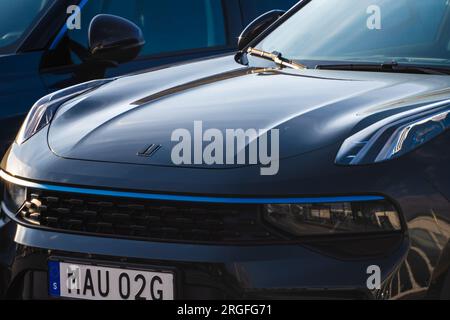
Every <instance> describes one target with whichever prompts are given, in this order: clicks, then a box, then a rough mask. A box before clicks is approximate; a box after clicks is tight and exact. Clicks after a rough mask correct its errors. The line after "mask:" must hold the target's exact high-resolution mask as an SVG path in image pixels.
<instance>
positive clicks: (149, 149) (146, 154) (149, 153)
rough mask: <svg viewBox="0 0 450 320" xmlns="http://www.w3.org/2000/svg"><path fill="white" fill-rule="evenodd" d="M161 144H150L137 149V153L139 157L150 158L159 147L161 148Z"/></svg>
mask: <svg viewBox="0 0 450 320" xmlns="http://www.w3.org/2000/svg"><path fill="white" fill-rule="evenodd" d="M161 148H162V146H161V145H159V144H151V145H150V146H148V147H146V148H145V149H143V150H141V151H139V152H138V153H137V155H138V156H139V157H146V158H150V157H151V156H153V155H154V154H155V153H156V152H157V151H158V150H159V149H161Z"/></svg>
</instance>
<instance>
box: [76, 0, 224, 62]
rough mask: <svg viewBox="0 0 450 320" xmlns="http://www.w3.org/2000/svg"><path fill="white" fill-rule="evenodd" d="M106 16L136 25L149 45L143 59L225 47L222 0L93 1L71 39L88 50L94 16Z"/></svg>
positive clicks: (85, 9)
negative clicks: (169, 53) (157, 55)
mask: <svg viewBox="0 0 450 320" xmlns="http://www.w3.org/2000/svg"><path fill="white" fill-rule="evenodd" d="M100 13H105V14H112V15H117V16H121V17H123V18H126V19H128V20H131V21H133V22H134V23H136V24H137V25H138V26H139V27H140V28H141V29H142V31H143V33H144V37H145V40H146V45H145V47H144V48H143V50H142V51H141V56H146V55H153V54H160V53H168V52H175V51H184V50H190V49H201V48H211V47H218V46H224V45H226V32H225V21H224V14H223V9H222V2H221V0H189V1H186V0H164V1H148V0H127V1H123V0H90V1H89V2H88V3H87V4H86V5H85V7H84V8H83V9H82V13H81V29H79V30H77V29H75V30H70V31H69V37H70V38H71V39H72V40H74V41H76V42H77V43H79V44H81V45H83V46H84V47H85V48H87V47H88V32H87V30H88V28H89V24H90V22H91V20H92V18H93V17H95V16H96V15H97V14H100Z"/></svg>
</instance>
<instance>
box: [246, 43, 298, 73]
mask: <svg viewBox="0 0 450 320" xmlns="http://www.w3.org/2000/svg"><path fill="white" fill-rule="evenodd" d="M247 54H249V55H251V56H254V57H260V58H263V59H266V60H270V61H273V62H275V63H276V64H278V65H280V66H283V67H288V68H292V69H307V67H306V66H305V65H303V64H301V63H298V62H295V61H292V60H289V59H286V58H284V57H283V55H282V54H281V53H280V52H276V51H274V52H272V53H270V52H266V51H262V50H259V49H255V48H252V47H250V48H248V49H247Z"/></svg>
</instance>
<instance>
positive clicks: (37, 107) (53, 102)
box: [16, 79, 112, 144]
mask: <svg viewBox="0 0 450 320" xmlns="http://www.w3.org/2000/svg"><path fill="white" fill-rule="evenodd" d="M111 81H112V80H111V79H107V80H94V81H90V82H86V83H82V84H79V85H76V86H73V87H70V88H67V89H63V90H60V91H57V92H54V93H52V94H49V95H47V96H45V97H43V98H42V99H40V100H38V102H36V103H35V104H34V106H33V107H32V108H31V110H30V112H29V113H28V115H27V117H26V119H25V122H24V123H23V125H22V127H21V129H20V131H19V133H18V135H17V138H16V142H17V143H18V144H22V143H24V142H25V141H27V140H28V139H30V138H31V137H32V136H33V135H35V134H36V133H37V132H39V130H41V129H42V128H44V127H45V126H46V125H48V124H49V123H50V122H51V121H52V119H53V116H54V115H55V113H56V110H57V109H58V108H59V107H60V106H61V105H62V104H63V103H65V102H67V101H69V100H70V99H72V98H74V97H76V96H78V95H81V94H83V93H85V92H87V91H89V90H93V89H96V88H98V87H100V86H102V85H104V84H106V83H108V82H111Z"/></svg>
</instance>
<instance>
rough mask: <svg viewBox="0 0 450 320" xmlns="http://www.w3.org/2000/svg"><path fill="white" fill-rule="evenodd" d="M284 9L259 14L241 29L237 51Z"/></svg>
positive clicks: (278, 16) (280, 14) (283, 12)
mask: <svg viewBox="0 0 450 320" xmlns="http://www.w3.org/2000/svg"><path fill="white" fill-rule="evenodd" d="M285 13H286V11H284V10H272V11H269V12H266V13H264V14H263V15H261V16H259V17H258V18H256V19H255V20H253V21H252V22H250V24H249V25H248V26H247V27H246V28H245V29H244V31H242V33H241V35H240V36H239V40H238V49H239V51H240V50H242V49H244V48H245V46H247V45H248V44H249V43H250V42H251V41H252V40H253V39H255V38H256V37H257V36H258V35H260V34H261V33H262V32H263V31H264V30H266V29H267V28H268V27H269V26H270V25H271V24H272V23H274V22H275V21H277V20H278V19H279V18H280V17H281V16H282V15H283V14H285Z"/></svg>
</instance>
